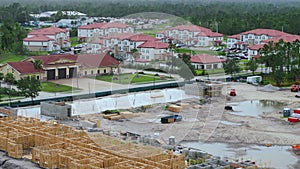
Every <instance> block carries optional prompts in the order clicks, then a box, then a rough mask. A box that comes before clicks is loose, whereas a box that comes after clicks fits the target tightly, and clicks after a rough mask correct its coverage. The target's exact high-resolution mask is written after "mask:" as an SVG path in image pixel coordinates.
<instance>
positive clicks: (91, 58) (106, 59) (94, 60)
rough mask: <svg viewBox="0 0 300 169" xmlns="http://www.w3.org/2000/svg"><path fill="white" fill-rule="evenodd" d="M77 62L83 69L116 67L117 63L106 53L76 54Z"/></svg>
mask: <svg viewBox="0 0 300 169" xmlns="http://www.w3.org/2000/svg"><path fill="white" fill-rule="evenodd" d="M77 62H78V63H80V64H81V65H82V66H83V67H85V68H97V67H108V66H118V64H119V61H117V60H116V59H115V58H113V57H111V56H110V55H109V54H107V53H98V54H78V55H77Z"/></svg>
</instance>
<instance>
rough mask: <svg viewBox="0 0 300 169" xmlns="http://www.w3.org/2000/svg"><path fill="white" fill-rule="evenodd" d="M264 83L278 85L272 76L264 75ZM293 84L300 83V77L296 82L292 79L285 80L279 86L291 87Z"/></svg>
mask: <svg viewBox="0 0 300 169" xmlns="http://www.w3.org/2000/svg"><path fill="white" fill-rule="evenodd" d="M263 84H264V85H267V84H271V85H273V86H277V84H276V82H275V80H274V79H273V78H272V77H271V76H263ZM292 84H300V79H298V80H296V81H295V82H290V81H284V82H281V83H280V85H279V86H278V87H291V86H292Z"/></svg>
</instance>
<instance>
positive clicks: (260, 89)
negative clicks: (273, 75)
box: [257, 84, 280, 92]
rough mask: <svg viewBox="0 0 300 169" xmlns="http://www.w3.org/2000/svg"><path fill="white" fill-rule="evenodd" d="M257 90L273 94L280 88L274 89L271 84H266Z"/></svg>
mask: <svg viewBox="0 0 300 169" xmlns="http://www.w3.org/2000/svg"><path fill="white" fill-rule="evenodd" d="M257 90H259V91H264V92H275V91H279V90H280V88H279V87H276V86H273V85H271V84H268V85H266V86H264V87H258V88H257Z"/></svg>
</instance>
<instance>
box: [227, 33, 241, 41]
mask: <svg viewBox="0 0 300 169" xmlns="http://www.w3.org/2000/svg"><path fill="white" fill-rule="evenodd" d="M227 38H231V39H238V40H240V39H241V35H240V34H237V35H231V36H228V37H227Z"/></svg>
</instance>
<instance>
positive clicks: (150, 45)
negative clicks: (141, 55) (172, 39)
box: [138, 41, 169, 49]
mask: <svg viewBox="0 0 300 169" xmlns="http://www.w3.org/2000/svg"><path fill="white" fill-rule="evenodd" d="M168 47H169V44H168V43H164V42H159V41H147V42H145V43H143V44H141V45H139V46H138V48H154V49H167V48H168Z"/></svg>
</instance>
